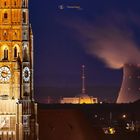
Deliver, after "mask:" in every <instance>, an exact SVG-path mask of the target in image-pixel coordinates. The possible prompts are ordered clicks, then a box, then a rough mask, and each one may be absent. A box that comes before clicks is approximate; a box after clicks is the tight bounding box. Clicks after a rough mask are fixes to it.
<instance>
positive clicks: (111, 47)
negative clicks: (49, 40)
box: [74, 16, 140, 69]
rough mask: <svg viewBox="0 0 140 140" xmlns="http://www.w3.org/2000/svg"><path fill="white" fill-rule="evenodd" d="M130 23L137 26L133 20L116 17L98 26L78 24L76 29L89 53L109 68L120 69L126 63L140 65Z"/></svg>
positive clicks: (103, 20) (138, 52) (139, 52)
mask: <svg viewBox="0 0 140 140" xmlns="http://www.w3.org/2000/svg"><path fill="white" fill-rule="evenodd" d="M105 21H108V22H105ZM102 22H103V24H101V23H102ZM130 22H132V23H133V24H135V23H134V22H133V20H131V19H129V20H128V19H126V18H125V17H123V16H116V18H112V19H111V18H110V19H107V18H106V19H102V20H100V22H96V24H95V23H94V24H91V23H90V24H89V23H83V22H82V23H78V24H77V26H76V25H75V27H74V28H75V29H76V30H78V31H79V32H80V37H81V36H82V44H84V46H85V49H86V50H87V51H88V53H90V54H93V55H95V56H97V57H98V58H100V59H101V60H103V61H104V62H105V63H106V64H107V66H108V67H110V68H114V69H119V68H121V67H122V66H123V65H124V64H126V63H133V64H137V63H140V51H139V49H138V46H137V44H136V42H135V40H134V34H133V29H132V28H130V26H129V25H128V23H130ZM99 23H100V24H99Z"/></svg>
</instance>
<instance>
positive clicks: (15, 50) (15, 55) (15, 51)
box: [14, 47, 17, 58]
mask: <svg viewBox="0 0 140 140" xmlns="http://www.w3.org/2000/svg"><path fill="white" fill-rule="evenodd" d="M14 57H15V58H16V57H17V47H15V48H14Z"/></svg>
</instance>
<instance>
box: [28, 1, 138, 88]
mask: <svg viewBox="0 0 140 140" xmlns="http://www.w3.org/2000/svg"><path fill="white" fill-rule="evenodd" d="M77 3H78V4H79V5H80V6H81V8H82V10H77V9H67V8H66V9H64V10H60V9H59V8H58V6H59V5H61V4H66V5H70V4H76V5H77ZM139 5H140V1H139V0H137V1H136V0H32V1H30V21H31V23H32V27H33V33H34V49H35V85H36V86H53V87H65V88H66V87H77V86H80V85H81V83H80V80H81V79H80V75H81V65H82V64H85V65H86V74H87V84H88V85H89V86H96V85H99V86H101V85H105V86H110V85H111V86H114V85H115V86H120V85H121V80H122V70H114V69H110V68H108V67H106V64H105V63H104V62H102V60H100V59H98V58H97V57H95V56H94V55H91V54H89V53H87V51H86V50H85V48H84V47H83V44H84V45H85V44H86V42H84V43H83V42H81V40H80V35H79V34H78V33H77V31H76V30H74V28H72V26H74V27H75V25H74V24H77V25H76V26H78V23H79V21H80V23H81V21H83V22H88V23H90V24H91V25H92V24H94V23H96V24H102V28H106V27H103V26H104V25H106V24H107V23H110V22H112V21H113V23H115V22H117V24H119V27H120V26H121V25H122V27H121V28H123V27H124V26H129V29H131V30H133V33H134V36H133V37H134V38H133V39H134V40H135V42H136V43H137V44H139V36H140V28H139V23H140V22H139V18H140V8H139ZM118 15H119V17H120V15H122V17H121V18H118V17H117V16H118ZM111 16H112V17H113V18H111ZM115 16H116V17H117V18H115ZM123 17H127V20H125V23H124V22H121V20H122V19H123ZM129 19H131V20H129ZM132 19H133V20H132ZM132 21H133V22H132ZM134 21H135V22H134ZM115 24H116V23H115ZM70 25H71V26H70ZM84 28H85V29H86V27H85V26H84ZM81 30H82V28H81ZM85 36H86V34H85Z"/></svg>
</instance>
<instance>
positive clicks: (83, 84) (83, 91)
mask: <svg viewBox="0 0 140 140" xmlns="http://www.w3.org/2000/svg"><path fill="white" fill-rule="evenodd" d="M85 78H86V77H85V65H82V94H85V93H86V89H85Z"/></svg>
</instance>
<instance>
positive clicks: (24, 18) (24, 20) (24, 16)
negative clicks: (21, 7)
mask: <svg viewBox="0 0 140 140" xmlns="http://www.w3.org/2000/svg"><path fill="white" fill-rule="evenodd" d="M23 23H26V12H23Z"/></svg>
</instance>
